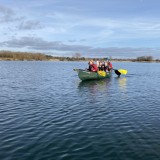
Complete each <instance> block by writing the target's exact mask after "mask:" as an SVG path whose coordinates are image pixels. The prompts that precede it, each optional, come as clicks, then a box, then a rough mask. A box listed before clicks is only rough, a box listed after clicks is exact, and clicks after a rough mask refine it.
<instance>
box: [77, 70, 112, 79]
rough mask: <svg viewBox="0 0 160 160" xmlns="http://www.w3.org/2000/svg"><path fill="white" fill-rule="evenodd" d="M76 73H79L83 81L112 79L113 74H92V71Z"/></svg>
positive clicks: (100, 72)
mask: <svg viewBox="0 0 160 160" xmlns="http://www.w3.org/2000/svg"><path fill="white" fill-rule="evenodd" d="M74 71H77V73H78V77H79V78H80V79H81V80H82V81H86V80H95V79H104V78H110V77H111V72H107V73H106V72H104V71H98V72H90V71H87V70H82V69H74Z"/></svg>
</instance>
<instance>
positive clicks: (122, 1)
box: [0, 0, 160, 58]
mask: <svg viewBox="0 0 160 160" xmlns="http://www.w3.org/2000/svg"><path fill="white" fill-rule="evenodd" d="M159 8H160V0H0V24H1V25H0V50H11V51H32V52H37V51H38V52H42V53H47V54H48V53H49V54H52V55H59V56H72V55H73V54H74V53H77V52H78V53H81V54H82V56H86V57H107V56H112V57H118V58H119V57H123V58H124V57H137V56H141V55H152V56H154V57H155V58H160V9H159Z"/></svg>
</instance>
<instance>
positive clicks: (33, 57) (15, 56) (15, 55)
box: [0, 51, 160, 63]
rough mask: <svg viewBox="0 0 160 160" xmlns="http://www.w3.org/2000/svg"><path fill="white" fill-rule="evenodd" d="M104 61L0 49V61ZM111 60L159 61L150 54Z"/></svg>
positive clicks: (101, 59)
mask: <svg viewBox="0 0 160 160" xmlns="http://www.w3.org/2000/svg"><path fill="white" fill-rule="evenodd" d="M91 59H92V60H94V61H105V60H106V58H86V57H80V56H73V57H57V56H56V57H55V56H51V55H46V54H42V53H29V52H12V51H0V61H53V62H55V61H89V60H91ZM110 61H112V62H143V63H144V62H150V63H151V62H156V63H160V59H156V60H154V59H153V57H152V56H141V57H137V58H135V59H118V58H111V59H110Z"/></svg>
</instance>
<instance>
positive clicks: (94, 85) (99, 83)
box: [78, 79, 111, 94]
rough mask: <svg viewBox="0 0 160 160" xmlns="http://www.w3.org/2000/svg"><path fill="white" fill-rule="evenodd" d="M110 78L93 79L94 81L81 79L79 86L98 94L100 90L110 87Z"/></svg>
mask: <svg viewBox="0 0 160 160" xmlns="http://www.w3.org/2000/svg"><path fill="white" fill-rule="evenodd" d="M110 82H111V80H110V79H103V80H93V81H81V82H80V83H79V85H78V88H79V89H81V90H83V91H84V90H87V91H88V90H89V91H90V92H91V93H93V94H96V93H97V92H98V91H104V90H107V88H108V87H109V83H110Z"/></svg>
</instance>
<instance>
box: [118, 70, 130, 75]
mask: <svg viewBox="0 0 160 160" xmlns="http://www.w3.org/2000/svg"><path fill="white" fill-rule="evenodd" d="M118 71H119V72H120V73H121V74H127V72H128V71H127V70H125V69H119V70H118Z"/></svg>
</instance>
